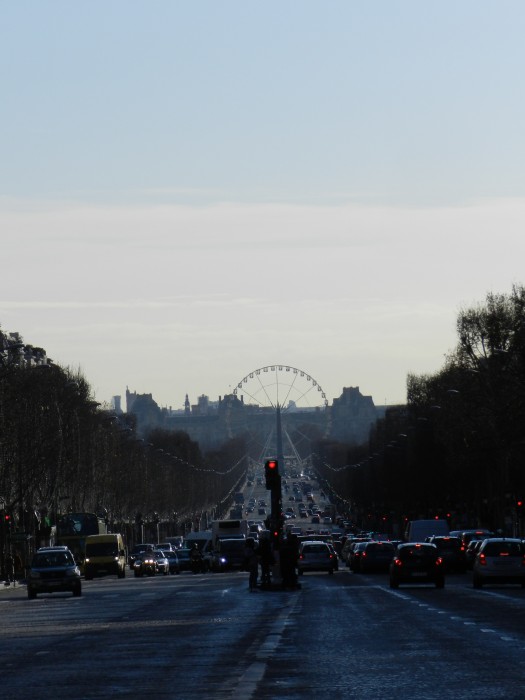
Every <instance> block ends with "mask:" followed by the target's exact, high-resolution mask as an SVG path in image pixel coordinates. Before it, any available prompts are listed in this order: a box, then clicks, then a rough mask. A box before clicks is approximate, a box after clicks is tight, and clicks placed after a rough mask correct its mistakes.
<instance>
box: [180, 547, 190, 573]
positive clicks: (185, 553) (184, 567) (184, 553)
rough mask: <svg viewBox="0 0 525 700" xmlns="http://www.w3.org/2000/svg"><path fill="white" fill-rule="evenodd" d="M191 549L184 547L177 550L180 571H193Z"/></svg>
mask: <svg viewBox="0 0 525 700" xmlns="http://www.w3.org/2000/svg"><path fill="white" fill-rule="evenodd" d="M190 553H191V549H188V548H187V547H183V548H182V549H178V550H177V557H178V560H179V571H191V559H190Z"/></svg>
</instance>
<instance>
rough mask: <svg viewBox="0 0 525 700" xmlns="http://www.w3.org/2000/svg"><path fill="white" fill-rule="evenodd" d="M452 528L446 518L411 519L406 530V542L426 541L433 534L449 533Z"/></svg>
mask: <svg viewBox="0 0 525 700" xmlns="http://www.w3.org/2000/svg"><path fill="white" fill-rule="evenodd" d="M449 533H450V529H449V526H448V523H447V521H446V520H439V519H436V518H434V519H432V520H410V521H409V522H408V523H407V527H406V530H405V541H406V542H424V541H425V540H426V538H427V537H431V536H432V535H448V534H449Z"/></svg>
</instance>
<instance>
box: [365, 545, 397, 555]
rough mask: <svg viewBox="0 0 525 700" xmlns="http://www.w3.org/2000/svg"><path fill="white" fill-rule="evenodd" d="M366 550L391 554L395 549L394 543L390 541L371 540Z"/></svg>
mask: <svg viewBox="0 0 525 700" xmlns="http://www.w3.org/2000/svg"><path fill="white" fill-rule="evenodd" d="M366 551H367V553H368V552H377V553H378V554H386V553H388V554H390V553H392V552H393V551H394V545H393V544H391V543H390V542H373V543H372V542H370V543H369V544H367V545H366Z"/></svg>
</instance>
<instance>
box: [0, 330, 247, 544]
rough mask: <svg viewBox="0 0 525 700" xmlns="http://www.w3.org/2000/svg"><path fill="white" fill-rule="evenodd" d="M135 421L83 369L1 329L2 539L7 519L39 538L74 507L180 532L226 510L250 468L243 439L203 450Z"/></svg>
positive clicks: (17, 528) (120, 520)
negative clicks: (98, 392)
mask: <svg viewBox="0 0 525 700" xmlns="http://www.w3.org/2000/svg"><path fill="white" fill-rule="evenodd" d="M135 428H136V426H135V418H134V416H133V415H131V414H117V413H115V411H113V410H110V409H106V408H104V407H102V406H100V404H98V403H97V402H96V401H95V400H94V398H93V392H92V390H91V387H90V385H89V384H88V382H87V381H86V379H85V378H84V377H83V376H82V374H81V373H80V372H79V371H73V370H71V369H70V368H64V367H60V366H58V365H56V364H53V363H52V362H51V361H48V360H47V358H46V357H45V352H44V351H43V350H42V349H41V348H33V347H32V346H28V345H24V344H23V343H22V342H21V341H20V339H19V338H18V337H17V338H15V340H13V339H12V337H11V336H10V335H8V334H5V333H2V332H1V331H0V511H1V512H2V518H3V519H2V531H1V532H0V536H1V538H2V542H0V547H2V548H5V544H6V542H7V533H6V532H5V529H6V522H7V520H9V528H10V530H12V531H13V532H15V531H18V532H25V533H28V534H29V535H32V536H34V538H35V540H36V541H38V539H39V537H40V536H41V535H42V534H43V533H45V531H46V529H49V528H50V527H52V526H53V525H55V524H56V522H57V519H58V518H59V517H60V516H61V515H63V514H65V513H67V512H93V513H98V514H102V515H103V516H104V517H105V518H106V519H107V521H108V523H109V524H110V525H115V524H117V523H119V524H129V523H134V522H138V521H139V520H140V521H141V522H142V523H144V522H145V523H146V524H148V523H157V524H158V522H159V521H160V522H165V523H169V524H170V528H171V532H170V534H171V533H173V534H177V533H178V532H181V531H184V530H185V529H188V528H192V527H194V526H195V524H196V523H197V522H199V521H200V520H201V519H202V517H203V515H204V511H206V516H208V515H209V516H210V517H211V516H213V515H215V514H217V513H218V514H221V513H222V511H225V510H226V508H227V507H228V506H229V503H230V500H231V495H232V493H233V492H234V491H235V490H236V488H237V486H238V483H239V482H240V481H241V480H242V479H243V478H244V476H245V473H246V468H247V459H246V456H245V453H246V449H245V445H244V441H243V439H242V438H238V439H235V440H230V441H228V442H227V443H225V444H224V445H222V446H221V447H220V448H219V449H217V450H215V451H213V452H210V453H206V454H203V453H202V452H201V450H200V448H199V445H198V443H196V442H194V441H192V440H191V439H190V437H189V435H188V434H187V433H185V432H181V431H179V432H167V431H162V430H156V431H153V432H152V433H151V434H149V435H148V436H147V437H146V438H145V439H140V438H138V437H137V432H136V430H135Z"/></svg>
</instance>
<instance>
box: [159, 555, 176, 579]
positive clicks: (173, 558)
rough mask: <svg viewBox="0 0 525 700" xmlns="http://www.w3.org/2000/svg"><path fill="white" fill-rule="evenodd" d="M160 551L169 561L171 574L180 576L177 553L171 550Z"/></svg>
mask: <svg viewBox="0 0 525 700" xmlns="http://www.w3.org/2000/svg"><path fill="white" fill-rule="evenodd" d="M159 551H160V552H162V553H163V554H164V556H165V557H166V559H167V560H168V568H169V572H170V574H180V567H179V557H178V556H177V552H176V551H175V550H169V549H168V550H166V549H160V550H159Z"/></svg>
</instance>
